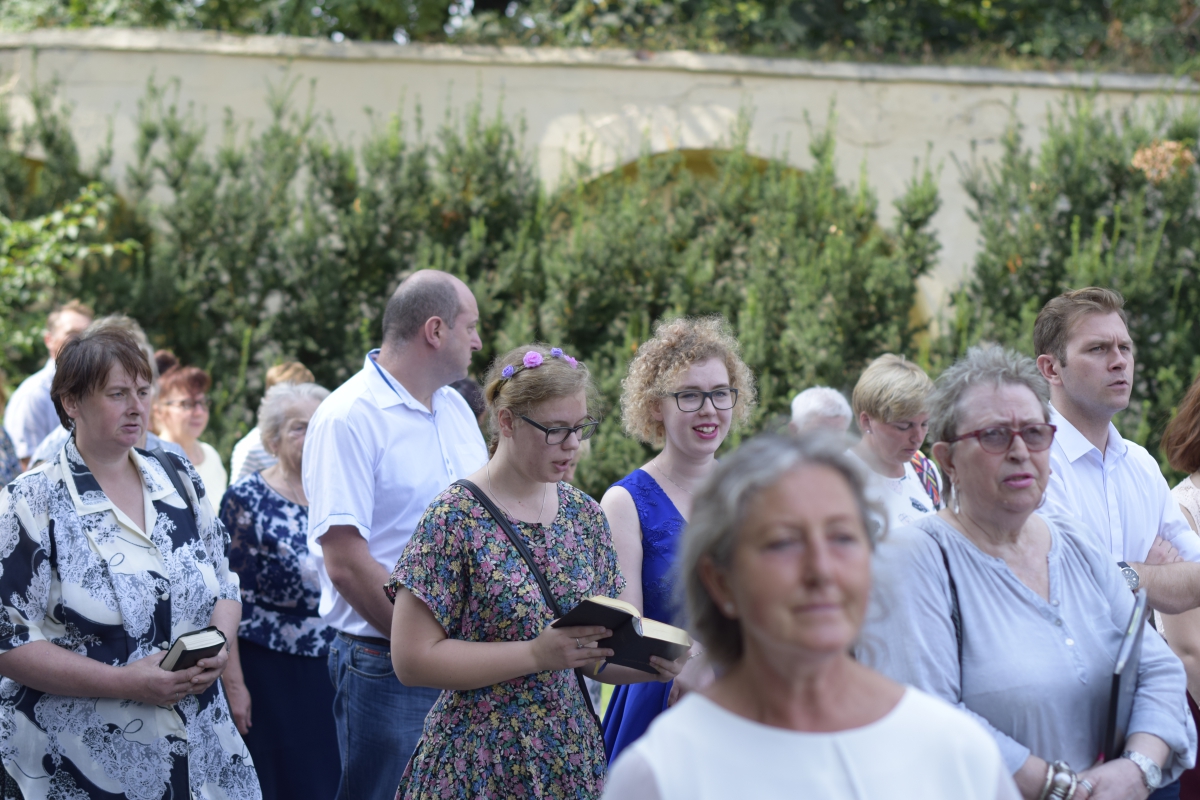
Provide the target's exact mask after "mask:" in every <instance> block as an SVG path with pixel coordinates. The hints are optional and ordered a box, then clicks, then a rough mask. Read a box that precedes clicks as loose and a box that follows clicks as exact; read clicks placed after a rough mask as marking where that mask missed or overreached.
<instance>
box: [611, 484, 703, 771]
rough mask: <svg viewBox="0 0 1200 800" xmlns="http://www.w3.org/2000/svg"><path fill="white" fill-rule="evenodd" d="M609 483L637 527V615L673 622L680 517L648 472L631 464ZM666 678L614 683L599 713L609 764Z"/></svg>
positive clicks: (641, 722) (634, 733)
mask: <svg viewBox="0 0 1200 800" xmlns="http://www.w3.org/2000/svg"><path fill="white" fill-rule="evenodd" d="M613 485H614V486H621V487H623V488H624V489H625V490H626V491H627V492H629V494H630V496H631V497H633V504H634V506H636V507H637V512H638V522H639V523H641V526H642V614H643V615H644V616H646V617H648V618H650V619H655V620H659V621H661V622H668V623H670V622H674V621H675V618H676V613H675V612H676V608H675V603H674V601H673V599H672V597H673V593H674V589H675V586H674V583H673V582H672V575H671V569H672V568H673V567H674V566H675V548H676V547H678V545H679V539H680V535H681V534H682V532H683V526H684V519H683V516H682V515H680V513H679V510H678V509H677V508H675V504H674V503H673V502H671V498H669V497H667V493H666V492H664V491H663V490H662V487H660V486H659V485H658V482H657V481H655V480H654V478H652V477H650V474H649V473H648V472H646V471H644V470H641V469H635V470H634V471H633V472H631V473H629V474H628V475H626V476H625V477H624V478H622V479H621V480H619V481H617V482H616V483H615V484H613ZM670 694H671V684H670V683H659V682H657V681H653V682H649V683H634V684H630V685H628V686H618V687H617V688H616V691H615V692H613V696H612V700H610V701H609V704H608V711H606V712H605V714H604V749H605V750H607V751H608V759H609V762H610V763H611V762H612V761H613V760H614V759H616V757H617V756H618V755H619V754H620V753H621V751H622V750H623V749H625V748H626V747H628V746H629V745H631V744H633V743H634V742H635V741H637V739H638V737H640V736H641V735H642V734H643V733H645V732H646V729H647V728H648V727H650V723H651V722H653V721H654V718H655V717H657V716H658V715H659V714H661V713H662V712H663V711H666V709H667V698H668V697H669V696H670Z"/></svg>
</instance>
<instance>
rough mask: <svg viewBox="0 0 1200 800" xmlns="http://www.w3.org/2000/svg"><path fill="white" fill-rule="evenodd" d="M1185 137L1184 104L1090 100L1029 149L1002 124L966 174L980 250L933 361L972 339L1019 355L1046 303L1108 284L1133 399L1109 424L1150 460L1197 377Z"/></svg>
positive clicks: (1197, 111)
mask: <svg viewBox="0 0 1200 800" xmlns="http://www.w3.org/2000/svg"><path fill="white" fill-rule="evenodd" d="M1198 136H1200V108H1197V107H1196V106H1195V105H1194V104H1192V105H1188V106H1186V107H1183V108H1172V107H1171V106H1169V105H1167V104H1166V103H1165V102H1162V103H1158V104H1154V105H1152V106H1151V107H1150V108H1148V109H1147V110H1145V111H1142V112H1137V111H1127V112H1125V113H1122V114H1119V115H1118V114H1114V113H1113V112H1111V111H1108V110H1104V109H1101V108H1099V107H1098V106H1097V99H1096V98H1095V97H1094V96H1091V95H1079V96H1076V97H1074V98H1071V99H1069V100H1067V101H1064V102H1063V103H1062V104H1061V106H1060V107H1059V108H1058V110H1057V112H1056V113H1053V114H1051V115H1050V118H1049V120H1048V122H1047V127H1046V130H1045V137H1044V141H1043V143H1042V145H1041V147H1040V149H1039V150H1037V151H1036V152H1035V151H1033V150H1031V149H1030V148H1028V147H1027V146H1026V145H1025V143H1024V139H1023V137H1022V131H1021V129H1020V128H1019V127H1018V126H1015V125H1014V126H1012V127H1010V128H1009V130H1008V132H1007V134H1006V136H1005V139H1004V155H1003V157H1002V158H1001V159H1000V160H999V162H997V163H994V164H976V165H973V166H972V167H971V168H970V169H969V170H968V172H967V175H966V188H967V190H968V192H969V194H970V195H971V197H972V199H973V200H974V201H975V204H976V208H975V211H974V213H973V214H972V216H973V218H974V219H976V220H977V221H978V222H979V224H980V228H981V234H982V240H983V249H982V251H981V253H980V254H979V257H978V259H977V260H976V263H975V269H974V275H973V278H972V279H971V280H970V282H969V283H968V285H967V286H966V287H964V289H963V291H962V293H961V294H960V295H959V296H958V297H957V298H956V300H955V304H954V317H953V319H952V320H949V324H948V326H947V327H948V329H949V330H948V333H947V336H946V338H945V339H944V340H942V341H941V342H939V346H940V347H941V348H942V349H941V352H940V354H939V355H940V360H939V363H944V360H945V359H947V358H950V357H953V356H954V355H956V354H958V353H961V352H962V351H963V349H964V348H965V347H966V346H968V345H970V344H972V343H973V342H976V341H979V340H981V339H990V340H996V341H1001V342H1005V343H1007V344H1011V345H1013V346H1015V347H1018V348H1019V349H1021V350H1024V351H1026V352H1032V346H1033V341H1032V337H1033V320H1034V318H1035V317H1036V316H1037V312H1038V310H1039V309H1040V308H1041V307H1042V305H1043V304H1044V303H1045V302H1046V300H1048V299H1049V298H1051V297H1053V296H1055V295H1057V294H1059V293H1060V292H1062V291H1064V290H1066V289H1069V288H1078V287H1080V286H1087V285H1103V286H1112V287H1114V288H1116V289H1118V290H1120V291H1121V292H1122V293H1123V294H1124V295H1125V298H1126V307H1127V309H1128V311H1129V313H1130V332H1131V334H1132V336H1133V339H1134V342H1135V344H1136V347H1137V350H1136V352H1137V364H1138V371H1137V377H1136V382H1135V384H1134V389H1133V402H1132V404H1131V406H1130V408H1129V410H1128V411H1127V412H1125V413H1123V414H1121V415H1119V417H1118V419H1117V423H1118V426H1119V427H1120V428H1121V429H1122V431H1123V432H1124V434H1125V435H1126V436H1129V437H1130V438H1133V439H1135V440H1137V441H1138V442H1139V443H1141V444H1144V445H1146V446H1147V447H1148V448H1149V449H1150V450H1151V452H1153V453H1156V454H1157V452H1158V443H1159V439H1160V438H1161V436H1162V431H1163V429H1164V428H1165V427H1166V424H1167V422H1168V421H1169V420H1170V418H1171V416H1172V415H1173V413H1174V410H1175V406H1176V404H1177V403H1178V402H1179V400H1180V399H1182V397H1183V393H1184V391H1185V390H1186V389H1187V387H1188V386H1189V385H1190V384H1191V381H1192V380H1193V379H1194V378H1195V377H1196V376H1197V375H1198V374H1200V265H1198V264H1197V254H1198V253H1200V172H1198V171H1197V168H1196V155H1197V153H1196V142H1197V138H1198ZM1164 467H1165V465H1164Z"/></svg>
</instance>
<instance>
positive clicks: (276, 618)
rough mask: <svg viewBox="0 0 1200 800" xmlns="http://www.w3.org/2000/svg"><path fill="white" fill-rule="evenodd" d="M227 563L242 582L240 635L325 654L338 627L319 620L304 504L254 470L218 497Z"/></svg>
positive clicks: (317, 587)
mask: <svg viewBox="0 0 1200 800" xmlns="http://www.w3.org/2000/svg"><path fill="white" fill-rule="evenodd" d="M221 522H222V523H223V524H224V525H225V530H227V531H229V568H230V569H232V570H233V571H234V572H236V573H237V574H238V577H239V578H240V579H241V583H242V624H241V626H240V627H239V628H238V637H239V638H242V639H247V640H249V641H251V642H254V643H255V644H261V645H262V646H263V647H268V648H270V649H272V650H277V651H279V652H281V653H290V654H291V655H294V656H320V657H324V656H327V655H329V643H330V642H332V641H333V637H334V636H336V635H337V631H336V630H334V629H333V628H332V627H330V626H329V625H327V624H325V622H323V621H322V620H321V615H320V614H319V613H318V612H317V606H318V605H319V604H320V602H321V582H320V578H319V577H318V576H317V568H316V565H315V564H314V563H313V558H312V556H311V555H310V554H309V552H308V509H307V508H305V507H304V506H302V505H299V504H297V503H293V502H292V501H291V500H288V499H287V498H286V497H284V496H283V495H281V494H279V493H278V492H276V491H275V490H274V489H272V488H271V487H270V486H268V485H267V482H266V481H265V480H263V477H262V474H261V473H258V472H252V473H250V474H249V475H247V476H246V477H245V478H242V479H241V480H240V481H238V482H237V483H235V484H233V486H230V487H229V489H228V490H227V491H226V492H225V497H224V498H222V500H221Z"/></svg>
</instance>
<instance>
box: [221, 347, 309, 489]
mask: <svg viewBox="0 0 1200 800" xmlns="http://www.w3.org/2000/svg"><path fill="white" fill-rule="evenodd" d="M315 381H316V378H315V377H313V374H312V372H311V371H310V370H309V369H308V367H306V366H304V365H303V364H301V363H300V362H299V361H285V362H283V363H282V364H276V365H275V366H273V367H271V368H270V369H269V370H267V375H266V381H265V385H264V386H263V394H264V396H265V395H266V393H267V392H269V391H271V387H272V386H274V385H276V384H278V383H314V382H315ZM278 460H279V459H277V458H276V457H275V456H273V455H271V453H270V452H268V451H267V449H266V448H265V447H264V446H263V440H262V431H261V430H260V429H259V426H258V425H255V426H254V427H253V428H251V429H250V432H249V433H247V434H246V435H245V436H243V437H242V438H241V439H240V440H239V441H238V443H237V444H235V445H234V446H233V454H232V455H231V456H230V457H229V474H230V475H231V476H232V477H231V478H230V483H237V482H238V481H240V480H241V479H242V478H244V477H246V476H247V475H250V474H252V473H255V472H261V471H262V470H264V469H267V468H268V467H272V466H274V465H275V463H276V462H277V461H278Z"/></svg>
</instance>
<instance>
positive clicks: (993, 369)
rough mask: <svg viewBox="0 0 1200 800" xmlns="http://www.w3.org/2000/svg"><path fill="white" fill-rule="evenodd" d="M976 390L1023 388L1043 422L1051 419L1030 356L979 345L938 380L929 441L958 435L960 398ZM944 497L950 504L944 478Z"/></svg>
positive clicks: (1045, 394) (1046, 386)
mask: <svg viewBox="0 0 1200 800" xmlns="http://www.w3.org/2000/svg"><path fill="white" fill-rule="evenodd" d="M976 386H991V387H992V388H995V389H999V388H1000V387H1001V386H1024V387H1026V388H1027V389H1029V391H1031V392H1033V394H1034V396H1035V397H1037V399H1038V402H1039V403H1040V404H1041V406H1042V418H1043V419H1044V420H1047V421H1049V419H1050V386H1049V384H1047V383H1046V379H1045V378H1043V377H1042V373H1041V372H1040V371H1038V368H1037V363H1036V362H1034V360H1033V359H1032V358H1030V357H1029V356H1025V355H1021V354H1020V353H1018V352H1017V351H1016V350H1010V349H1008V348H1005V347H1001V346H1000V345H998V344H990V343H989V344H981V345H976V346H975V347H972V348H971V349H969V350H967V354H966V355H965V356H963V357H962V358H960V359H959V360H958V361H956V362H954V364H953V365H952V366H951V367H950V368H949V369H947V370H946V371H945V372H943V373H942V374H941V376H939V377H938V379H937V383H936V384H935V386H934V390H933V394H932V395H930V397H929V439H930V441H932V442H935V443H936V442H945V441H949V440H950V439H953V438H954V437H956V436H958V434H959V430H958V427H959V423H960V422H961V420H962V411H963V409H962V407H961V406H962V398H963V395H964V394H966V393H967V390H969V389H972V388H974V387H976ZM942 482H943V483H944V484H945V487H944V492H943V494H945V495H946V499H947V500H949V499H950V496H951V495H952V494H953V491H954V489H953V486H952V485H951V484H950V479H949V478H948V477H945V474H944V472H943V480H942Z"/></svg>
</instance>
